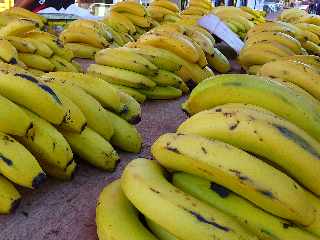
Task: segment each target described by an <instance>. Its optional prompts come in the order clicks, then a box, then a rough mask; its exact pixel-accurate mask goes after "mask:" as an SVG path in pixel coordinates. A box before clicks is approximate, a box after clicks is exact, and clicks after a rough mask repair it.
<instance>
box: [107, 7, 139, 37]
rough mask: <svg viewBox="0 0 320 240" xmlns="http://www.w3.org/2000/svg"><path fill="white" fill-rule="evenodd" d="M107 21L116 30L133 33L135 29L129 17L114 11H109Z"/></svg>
mask: <svg viewBox="0 0 320 240" xmlns="http://www.w3.org/2000/svg"><path fill="white" fill-rule="evenodd" d="M107 22H108V24H109V25H110V26H111V27H112V28H113V29H115V30H116V31H117V32H121V33H129V34H134V33H135V32H136V31H137V30H136V27H135V26H134V24H133V23H132V22H131V21H130V19H129V18H127V17H126V16H124V15H123V14H120V13H117V12H115V11H111V12H110V15H109V16H108V17H107Z"/></svg>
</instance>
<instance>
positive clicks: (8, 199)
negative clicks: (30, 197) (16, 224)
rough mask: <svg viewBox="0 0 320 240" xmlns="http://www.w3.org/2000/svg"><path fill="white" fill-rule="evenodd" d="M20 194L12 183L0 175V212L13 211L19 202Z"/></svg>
mask: <svg viewBox="0 0 320 240" xmlns="http://www.w3.org/2000/svg"><path fill="white" fill-rule="evenodd" d="M20 201H21V195H20V193H19V192H18V190H17V189H16V188H15V187H14V185H13V184H12V183H11V182H9V181H8V180H7V179H5V178H4V177H2V176H0V214H8V213H11V212H13V211H14V210H15V209H16V208H17V207H18V206H19V204H20Z"/></svg>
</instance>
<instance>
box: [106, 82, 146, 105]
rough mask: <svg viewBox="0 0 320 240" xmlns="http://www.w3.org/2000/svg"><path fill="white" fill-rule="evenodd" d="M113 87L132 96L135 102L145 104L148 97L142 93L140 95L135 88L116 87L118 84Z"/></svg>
mask: <svg viewBox="0 0 320 240" xmlns="http://www.w3.org/2000/svg"><path fill="white" fill-rule="evenodd" d="M112 86H114V87H115V88H116V89H118V90H119V91H121V92H124V93H126V94H128V95H130V96H131V97H133V98H134V99H135V100H137V101H138V102H139V103H144V101H145V100H146V99H147V97H146V96H145V95H143V94H142V93H140V92H139V91H138V90H136V89H134V88H130V87H126V86H122V85H116V84H112Z"/></svg>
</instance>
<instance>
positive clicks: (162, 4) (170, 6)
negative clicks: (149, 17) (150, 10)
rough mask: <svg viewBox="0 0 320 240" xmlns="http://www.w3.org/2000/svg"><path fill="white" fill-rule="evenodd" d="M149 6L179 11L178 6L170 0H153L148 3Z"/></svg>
mask: <svg viewBox="0 0 320 240" xmlns="http://www.w3.org/2000/svg"><path fill="white" fill-rule="evenodd" d="M150 6H158V7H163V8H166V9H168V10H170V11H173V12H179V8H178V6H177V4H175V3H173V2H170V1H168V0H161V1H153V2H151V3H150Z"/></svg>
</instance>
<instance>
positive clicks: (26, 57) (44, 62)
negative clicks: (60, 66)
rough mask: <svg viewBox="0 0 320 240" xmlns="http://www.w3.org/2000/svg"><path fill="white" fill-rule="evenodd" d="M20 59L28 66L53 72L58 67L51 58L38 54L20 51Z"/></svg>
mask: <svg viewBox="0 0 320 240" xmlns="http://www.w3.org/2000/svg"><path fill="white" fill-rule="evenodd" d="M19 59H20V60H21V61H22V62H23V63H24V64H25V65H27V66H28V67H30V68H35V69H39V70H42V71H45V72H51V71H53V70H54V69H55V68H56V66H55V65H54V64H53V63H52V62H51V61H50V60H49V59H47V58H45V57H42V56H40V55H36V54H30V53H19Z"/></svg>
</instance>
